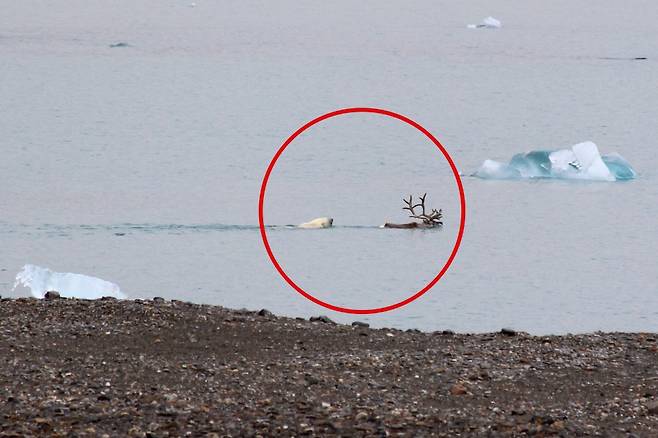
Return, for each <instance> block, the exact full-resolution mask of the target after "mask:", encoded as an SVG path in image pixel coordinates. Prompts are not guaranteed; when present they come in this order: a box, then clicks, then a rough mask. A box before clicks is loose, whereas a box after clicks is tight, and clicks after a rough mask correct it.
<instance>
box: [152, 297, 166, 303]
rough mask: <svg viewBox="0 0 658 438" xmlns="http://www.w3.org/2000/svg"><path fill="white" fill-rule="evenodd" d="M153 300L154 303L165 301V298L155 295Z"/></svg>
mask: <svg viewBox="0 0 658 438" xmlns="http://www.w3.org/2000/svg"><path fill="white" fill-rule="evenodd" d="M153 302H154V303H164V302H165V299H164V298H162V297H153Z"/></svg>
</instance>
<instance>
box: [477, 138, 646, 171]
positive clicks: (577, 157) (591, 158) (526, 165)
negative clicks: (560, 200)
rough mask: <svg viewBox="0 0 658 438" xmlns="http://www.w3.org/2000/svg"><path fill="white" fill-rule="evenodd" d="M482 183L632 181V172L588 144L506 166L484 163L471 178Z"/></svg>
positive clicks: (534, 153) (532, 155)
mask: <svg viewBox="0 0 658 438" xmlns="http://www.w3.org/2000/svg"><path fill="white" fill-rule="evenodd" d="M473 176H476V177H478V178H483V179H523V178H557V179H582V180H593V181H620V180H629V179H634V178H635V176H636V173H635V171H634V170H633V168H632V167H631V165H630V164H629V163H628V161H626V160H625V159H624V158H623V157H622V156H621V155H619V154H617V153H613V154H610V155H603V156H601V154H599V149H598V147H597V146H596V144H594V143H593V142H591V141H586V142H583V143H578V144H577V145H574V146H572V147H571V148H569V149H559V150H556V151H531V152H526V153H521V154H516V155H514V156H513V157H512V159H511V160H510V162H509V163H501V162H498V161H494V160H486V161H485V162H484V163H482V166H480V168H479V169H478V170H477V171H476V172H475V173H474V174H473Z"/></svg>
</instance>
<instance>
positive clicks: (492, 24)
mask: <svg viewBox="0 0 658 438" xmlns="http://www.w3.org/2000/svg"><path fill="white" fill-rule="evenodd" d="M501 26H502V23H501V22H500V20H497V19H495V18H494V17H487V18H485V19H483V20H482V23H480V24H469V25H467V26H466V27H467V28H469V29H477V28H487V29H500V27H501Z"/></svg>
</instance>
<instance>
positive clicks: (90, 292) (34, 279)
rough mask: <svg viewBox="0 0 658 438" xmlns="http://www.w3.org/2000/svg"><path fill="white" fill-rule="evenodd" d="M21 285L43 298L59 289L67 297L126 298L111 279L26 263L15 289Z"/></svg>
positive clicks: (18, 276) (19, 274)
mask: <svg viewBox="0 0 658 438" xmlns="http://www.w3.org/2000/svg"><path fill="white" fill-rule="evenodd" d="M19 285H21V286H25V287H27V288H29V289H30V291H31V293H32V296H33V297H35V298H43V297H44V296H45V294H46V292H47V291H50V290H54V291H57V292H59V293H60V295H61V296H63V297H67V298H83V299H91V300H93V299H97V298H102V297H115V298H119V299H125V298H126V295H125V294H123V293H122V292H121V290H120V289H119V286H117V285H116V284H114V283H110V282H109V281H105V280H102V279H100V278H96V277H90V276H88V275H82V274H72V273H70V272H53V271H51V270H50V269H48V268H42V267H40V266H35V265H25V266H23V269H22V270H21V272H19V273H18V274H16V282H15V283H14V289H16V288H17V287H18V286H19Z"/></svg>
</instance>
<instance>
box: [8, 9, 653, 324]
mask: <svg viewBox="0 0 658 438" xmlns="http://www.w3.org/2000/svg"><path fill="white" fill-rule="evenodd" d="M487 15H493V16H494V17H496V18H498V19H500V20H501V21H502V22H503V28H502V29H499V30H485V29H475V30H473V29H467V28H466V25H467V24H469V23H474V22H478V21H479V20H481V18H482V17H485V16H487ZM656 16H658V4H656V3H655V2H649V1H640V0H635V1H630V2H623V3H620V2H617V1H612V0H605V1H601V2H577V3H574V2H572V1H567V0H561V1H556V2H550V4H546V5H543V7H542V8H541V9H540V8H535V9H530V8H529V7H528V6H527V5H526V2H522V1H512V2H491V1H484V0H481V1H475V2H470V3H469V4H468V5H459V4H455V3H454V2H448V1H439V2H436V1H433V2H417V3H416V4H414V7H413V8H401V7H400V6H399V4H398V3H395V2H381V1H376V2H375V1H372V2H360V3H359V4H354V3H353V2H344V3H343V2H341V3H340V5H338V6H336V5H334V4H332V5H331V6H330V5H322V4H299V3H298V2H277V4H276V5H274V4H270V3H267V2H251V1H250V2H240V3H239V4H238V3H236V4H230V3H224V2H210V1H197V6H196V7H190V6H189V2H186V1H168V0H167V1H140V2H133V1H117V2H112V4H111V5H110V4H107V2H101V1H87V0H85V1H75V0H73V1H69V2H66V3H65V4H64V3H59V2H36V1H23V2H13V3H11V5H6V6H5V7H4V8H3V14H2V15H1V16H0V67H1V68H0V101H1V102H2V104H1V105H0V134H1V135H0V152H1V153H2V155H1V159H0V175H2V184H1V186H0V243H1V245H2V249H1V251H0V294H2V295H3V296H6V295H14V296H17V295H24V294H26V291H25V290H23V289H21V290H17V291H16V292H13V293H12V292H11V289H12V286H13V278H14V276H15V274H16V273H17V272H18V271H19V270H20V268H21V267H22V266H23V264H25V263H33V264H37V265H41V266H47V267H49V268H51V269H53V270H56V271H61V272H78V273H85V274H89V275H94V276H98V277H100V278H103V279H106V280H110V281H113V282H115V283H118V284H119V285H120V286H121V288H122V290H123V291H124V292H126V293H127V294H128V295H129V296H130V297H149V296H154V295H158V296H163V297H166V298H177V299H182V300H190V301H194V302H201V303H211V304H221V305H225V306H231V307H247V308H252V309H259V308H262V307H265V308H268V309H270V310H272V311H274V312H275V313H280V314H287V315H294V316H310V315H314V314H320V313H324V314H328V315H329V316H330V317H332V318H334V319H336V320H339V321H343V322H349V321H352V320H354V319H360V320H367V321H369V322H371V324H373V325H375V326H394V327H399V328H409V327H414V328H421V329H425V330H435V329H447V328H449V329H453V330H457V331H471V332H480V331H491V330H497V329H500V328H501V327H502V326H511V327H514V328H517V329H521V330H527V331H530V332H532V333H566V332H585V331H593V330H606V331H612V330H626V331H631V330H632V331H658V268H656V266H657V264H656V250H657V249H658V227H657V226H656V223H657V222H656V217H657V216H658V170H657V169H658V159H657V158H656V153H655V151H656V148H657V147H658V143H657V142H656V138H657V134H658V128H657V126H658V125H656V120H658V104H657V102H658V87H656V78H658V50H657V49H656V46H655V44H654V43H655V41H658V23H656V21H655V19H654V17H656ZM118 42H125V43H127V44H128V46H127V47H116V48H111V47H109V46H110V45H111V44H115V43H118ZM634 57H647V58H648V59H646V60H641V61H634V60H630V58H634ZM348 106H375V107H383V108H388V109H390V110H393V111H396V112H399V113H402V114H405V115H407V116H409V117H411V118H412V119H414V120H416V121H417V122H419V123H421V124H422V125H423V126H425V127H426V128H427V129H429V130H430V131H431V132H432V133H433V134H434V135H436V136H437V137H438V138H439V139H440V140H441V141H442V143H443V144H444V145H445V147H446V148H447V149H448V151H449V152H450V154H451V155H452V157H453V159H454V161H455V164H456V165H457V167H458V169H459V171H460V172H461V173H462V174H464V175H469V174H470V173H472V172H473V171H474V170H475V169H477V167H478V166H479V165H480V164H481V162H482V161H483V160H484V159H486V158H492V159H497V160H507V159H509V158H510V157H511V156H512V155H513V154H514V153H516V152H521V151H526V150H530V149H555V148H561V147H568V146H570V145H572V144H575V143H578V142H580V141H584V140H592V141H594V142H596V143H597V144H598V145H599V148H600V149H601V152H602V153H608V152H613V151H617V152H619V153H621V154H622V155H623V156H624V157H625V158H626V159H627V160H628V161H629V162H630V163H632V164H633V165H634V166H635V168H636V170H637V171H638V173H639V177H638V179H637V180H634V181H630V182H625V183H594V182H591V183H587V182H566V181H484V180H479V179H474V178H471V177H468V176H464V177H463V183H464V189H465V193H466V200H467V204H468V214H467V223H466V233H465V235H464V241H463V244H462V248H461V250H460V252H459V254H458V256H457V258H456V259H455V262H454V264H453V266H452V267H451V268H450V270H449V271H448V272H447V273H446V275H445V276H444V277H443V279H442V280H441V281H440V282H439V283H438V284H437V285H436V286H435V287H434V288H433V289H432V290H431V291H430V292H428V293H427V294H426V295H425V296H423V297H421V298H420V299H418V300H417V301H415V302H413V303H412V304H410V305H408V306H406V307H405V308H403V309H401V310H399V311H395V312H389V313H386V314H383V315H376V316H368V317H364V316H359V317H354V316H350V315H343V314H339V313H334V312H330V311H328V310H326V309H323V308H320V307H318V306H317V305H315V304H312V303H310V302H308V301H307V300H306V299H304V298H303V297H301V296H300V295H299V294H297V293H296V292H295V291H294V290H293V289H291V288H290V287H289V286H288V285H287V283H285V282H284V281H283V279H281V278H280V277H279V275H278V274H277V273H276V271H275V270H274V268H273V266H272V265H271V263H270V262H269V259H268V258H267V255H266V254H265V252H264V249H263V244H262V242H261V239H260V233H259V230H258V228H257V223H258V221H257V202H258V192H259V189H260V183H261V178H262V176H263V173H264V171H265V169H266V167H267V164H268V162H269V161H270V159H271V158H272V156H273V155H274V153H275V151H276V150H277V148H278V147H279V146H280V145H281V143H282V142H283V141H284V140H285V139H286V138H287V137H288V136H289V135H290V134H291V133H292V132H293V131H294V130H296V129H297V128H298V127H300V126H301V125H302V124H304V123H305V122H307V121H309V120H310V119H312V118H314V117H316V116H318V115H320V114H323V113H326V112H328V111H332V110H334V109H337V108H342V107H348ZM423 192H428V201H427V202H428V206H431V207H436V208H439V207H440V208H442V209H443V211H444V214H445V226H444V228H443V229H442V230H438V231H437V230H432V231H418V230H416V231H406V230H382V229H379V228H377V226H378V225H380V224H382V223H383V222H385V221H404V220H405V217H404V214H403V212H402V210H401V207H402V202H401V198H402V196H405V195H408V194H410V193H414V194H419V193H423ZM325 215H327V216H332V217H334V218H335V224H336V228H334V229H331V230H319V231H316V230H311V231H308V230H297V229H288V228H285V227H283V228H279V227H277V228H273V229H270V230H269V231H268V236H269V239H270V243H271V245H272V248H273V250H274V252H275V253H276V255H277V258H278V259H279V261H280V262H281V264H282V266H283V267H284V269H286V272H288V274H289V275H291V276H292V277H293V278H294V279H295V281H297V282H298V283H299V284H300V286H302V287H304V288H305V289H308V290H309V291H311V292H313V293H314V294H315V295H316V296H317V297H318V298H320V299H322V300H326V301H329V302H331V303H333V304H336V305H341V306H347V307H357V308H364V307H379V306H383V305H387V304H391V303H393V302H396V301H400V300H402V299H404V298H406V297H407V296H409V295H411V294H412V293H414V292H416V291H417V290H419V289H420V288H422V287H423V286H424V285H425V284H426V283H427V282H428V281H429V280H431V279H432V278H433V277H434V276H435V275H436V274H437V272H438V270H439V269H440V268H441V266H442V265H443V263H444V262H445V260H446V258H447V257H448V255H449V253H450V250H451V248H452V245H453V244H454V242H455V237H456V233H457V229H458V219H459V204H458V202H457V191H456V186H455V182H454V178H453V177H452V175H451V173H450V169H449V167H448V165H447V163H446V161H445V160H444V159H443V158H442V156H441V154H440V152H439V151H438V149H437V148H436V147H434V146H433V145H432V144H431V143H430V142H429V141H428V140H427V139H426V138H424V137H423V136H422V135H421V134H419V133H418V132H416V131H414V130H413V129H412V128H410V127H409V126H406V125H404V124H402V123H401V122H398V121H394V120H392V119H387V118H384V117H382V116H377V115H359V116H353V117H341V118H336V119H331V120H328V121H326V123H323V124H321V125H316V126H315V127H313V128H311V129H310V130H309V131H308V132H306V133H305V134H303V135H302V136H300V137H299V138H298V139H297V140H296V141H295V142H293V143H292V144H291V145H290V147H289V148H288V149H287V150H286V151H285V152H284V154H283V155H282V157H281V159H280V160H279V163H278V164H277V167H276V168H275V170H274V172H273V174H272V177H271V180H270V184H269V186H268V193H267V199H266V203H265V220H266V222H267V223H268V224H271V225H286V224H296V223H300V222H303V221H306V220H309V219H311V218H314V217H317V216H325Z"/></svg>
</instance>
